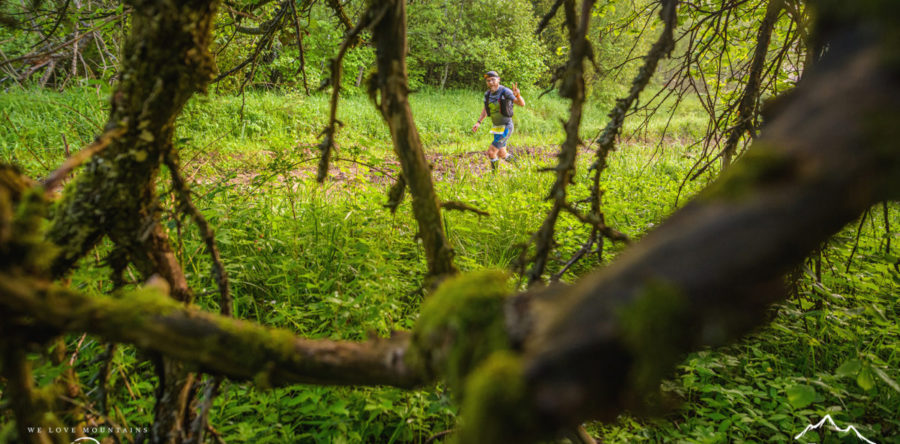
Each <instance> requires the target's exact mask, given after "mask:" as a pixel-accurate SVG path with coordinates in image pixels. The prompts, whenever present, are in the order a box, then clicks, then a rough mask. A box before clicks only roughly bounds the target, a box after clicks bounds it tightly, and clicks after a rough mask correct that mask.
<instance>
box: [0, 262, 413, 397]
mask: <svg viewBox="0 0 900 444" xmlns="http://www.w3.org/2000/svg"><path fill="white" fill-rule="evenodd" d="M0 305H2V306H3V307H4V311H7V310H8V311H11V312H14V313H28V314H29V315H30V316H33V317H34V319H35V320H37V321H39V322H40V323H42V324H45V325H47V326H50V327H53V328H55V329H60V330H62V331H70V332H87V333H91V334H96V335H98V336H101V337H103V338H104V339H106V340H109V341H114V342H124V343H129V344H133V345H135V346H137V347H140V348H143V349H146V350H152V351H155V352H159V353H161V354H163V355H165V356H167V357H169V358H172V359H175V360H178V361H180V362H183V363H186V364H189V365H190V366H192V367H194V368H196V370H199V371H202V372H205V373H210V374H218V375H223V376H227V377H228V378H231V379H233V380H248V381H253V382H254V383H256V384H257V385H258V386H260V387H263V388H267V387H275V386H284V385H288V384H298V383H306V384H344V385H392V386H395V387H404V388H412V387H417V386H420V385H422V384H424V383H425V382H427V381H425V380H424V379H423V377H422V376H421V375H418V374H415V373H413V370H411V369H410V368H409V367H407V366H406V364H405V363H404V360H403V356H404V352H405V350H406V345H407V343H408V337H407V335H406V334H396V335H395V336H393V337H391V338H389V339H375V340H370V341H368V342H362V343H355V342H340V341H331V340H310V339H303V338H299V337H297V336H295V335H294V334H293V333H291V332H290V331H288V330H284V329H272V328H268V327H263V326H261V325H258V324H255V323H252V322H247V321H241V320H237V319H232V318H230V317H225V316H221V315H215V314H212V313H208V312H204V311H201V310H198V309H195V308H188V307H185V306H184V304H181V303H178V302H177V301H175V300H173V299H171V298H169V297H167V296H166V295H165V294H164V292H163V291H160V290H159V289H155V288H145V289H142V290H140V291H137V292H135V293H134V294H130V295H128V296H127V297H125V298H121V299H113V298H99V297H92V296H88V295H85V294H82V293H79V292H76V291H73V290H70V289H67V288H61V287H58V286H54V285H51V284H48V283H46V282H43V281H39V280H35V279H30V278H23V277H20V276H10V275H8V274H6V273H0Z"/></svg>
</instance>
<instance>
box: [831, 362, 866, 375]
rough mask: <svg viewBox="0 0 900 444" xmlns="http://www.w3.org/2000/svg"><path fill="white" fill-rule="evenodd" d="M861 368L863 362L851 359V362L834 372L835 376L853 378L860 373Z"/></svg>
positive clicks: (845, 363)
mask: <svg viewBox="0 0 900 444" xmlns="http://www.w3.org/2000/svg"><path fill="white" fill-rule="evenodd" d="M861 368H862V362H860V361H859V359H850V360H849V361H847V362H844V363H843V364H841V366H840V367H838V368H837V370H835V371H834V375H835V376H838V377H840V378H847V377H851V378H852V377H854V376H856V375H857V374H858V373H859V369H861Z"/></svg>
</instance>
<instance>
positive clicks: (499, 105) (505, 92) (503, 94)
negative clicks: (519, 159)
mask: <svg viewBox="0 0 900 444" xmlns="http://www.w3.org/2000/svg"><path fill="white" fill-rule="evenodd" d="M484 82H485V83H486V84H487V86H488V90H487V91H486V92H485V93H484V107H483V108H482V109H481V115H480V116H478V122H476V123H475V125H474V126H473V127H472V132H473V133H474V132H476V131H478V127H479V126H481V121H482V120H484V118H485V117H486V116H488V115H490V116H491V123H492V124H493V126H492V127H491V134H493V135H494V141H493V142H491V144H490V145H489V146H488V149H487V156H488V159H490V160H491V170H496V169H497V162H499V161H500V159H503V160H506V161H512V156H510V154H509V153H508V152H506V141H507V140H509V136H510V134H512V132H513V121H512V116H513V104H516V105H519V106H525V99H523V98H522V94H520V93H519V86H518V84H517V83H513V87H512V89H509V88H507V87H505V86H503V85H501V84H500V75H499V74H497V71H488V72H487V73H485V74H484Z"/></svg>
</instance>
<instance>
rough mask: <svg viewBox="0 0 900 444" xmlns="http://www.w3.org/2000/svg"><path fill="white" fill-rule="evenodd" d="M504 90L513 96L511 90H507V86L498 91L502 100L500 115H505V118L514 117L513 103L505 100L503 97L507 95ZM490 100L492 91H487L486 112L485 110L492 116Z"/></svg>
mask: <svg viewBox="0 0 900 444" xmlns="http://www.w3.org/2000/svg"><path fill="white" fill-rule="evenodd" d="M504 90H505V91H509V92H510V94H512V90H510V89H509V88H507V87H505V86H501V87H500V89H499V90H498V92H500V100H499V102H500V106H499V108H500V114H501V115H503V117H512V116H513V101H512V100H509V99H504V98H503V96H505V95H506V94H503V93H504V92H505V91H504ZM490 99H491V90H487V91H485V92H484V110H485V112H487V114H488V115H489V116H490V115H491V109H490V107H488V101H489V100H490Z"/></svg>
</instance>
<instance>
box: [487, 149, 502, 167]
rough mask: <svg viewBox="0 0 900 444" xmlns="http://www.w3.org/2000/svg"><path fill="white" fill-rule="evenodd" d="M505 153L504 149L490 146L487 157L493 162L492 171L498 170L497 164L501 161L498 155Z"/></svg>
mask: <svg viewBox="0 0 900 444" xmlns="http://www.w3.org/2000/svg"><path fill="white" fill-rule="evenodd" d="M503 152H506V151H505V150H504V149H503V148H497V147H495V146H494V145H493V144H492V145H490V146H488V149H487V157H488V159H490V161H491V170H492V171H493V170H496V169H497V162H499V161H500V158H499V157H498V154H500V153H503Z"/></svg>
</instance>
